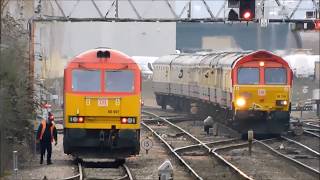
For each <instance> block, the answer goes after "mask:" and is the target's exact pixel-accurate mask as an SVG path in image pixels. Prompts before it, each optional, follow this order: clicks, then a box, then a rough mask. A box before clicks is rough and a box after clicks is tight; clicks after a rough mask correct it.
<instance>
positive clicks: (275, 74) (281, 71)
mask: <svg viewBox="0 0 320 180" xmlns="http://www.w3.org/2000/svg"><path fill="white" fill-rule="evenodd" d="M286 74H287V71H286V69H285V68H265V70H264V78H265V83H266V84H286V83H287V75H286Z"/></svg>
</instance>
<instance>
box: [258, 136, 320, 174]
mask: <svg viewBox="0 0 320 180" xmlns="http://www.w3.org/2000/svg"><path fill="white" fill-rule="evenodd" d="M256 143H257V144H260V145H262V146H264V147H266V148H267V149H268V150H269V151H270V152H272V153H274V154H276V155H278V156H280V157H282V158H284V159H285V160H287V161H289V162H294V163H295V164H296V165H298V166H299V167H302V168H304V170H306V171H308V173H309V174H312V175H313V176H319V175H320V172H319V171H318V170H316V169H314V168H312V167H310V166H308V165H306V164H303V163H302V162H300V161H297V160H295V159H293V158H291V157H289V156H286V155H284V154H282V153H281V152H279V151H277V150H275V149H274V148H272V147H271V146H269V145H267V144H266V143H264V142H262V141H258V140H256Z"/></svg>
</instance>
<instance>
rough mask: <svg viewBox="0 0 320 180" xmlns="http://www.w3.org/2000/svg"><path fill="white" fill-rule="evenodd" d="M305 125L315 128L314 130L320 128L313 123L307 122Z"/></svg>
mask: <svg viewBox="0 0 320 180" xmlns="http://www.w3.org/2000/svg"><path fill="white" fill-rule="evenodd" d="M305 124H306V125H308V126H312V127H314V128H320V126H319V125H316V124H313V123H311V122H306V123H305Z"/></svg>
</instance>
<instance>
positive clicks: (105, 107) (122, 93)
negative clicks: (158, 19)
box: [63, 48, 141, 159]
mask: <svg viewBox="0 0 320 180" xmlns="http://www.w3.org/2000/svg"><path fill="white" fill-rule="evenodd" d="M140 74H141V72H140V68H139V67H138V65H137V64H136V63H135V62H134V60H133V59H131V58H130V57H129V56H127V55H125V54H123V53H121V52H119V51H116V50H113V49H107V48H100V49H93V50H89V51H86V52H84V53H82V54H80V55H78V56H76V57H75V58H73V59H72V60H71V61H70V62H69V64H68V65H67V67H66V68H65V70H64V137H63V148H64V152H65V153H66V154H71V155H75V156H81V155H89V156H99V157H108V158H117V159H118V158H119V159H121V158H125V157H128V156H130V155H136V154H138V153H139V151H140V113H141V109H140V108H141V106H140V99H141V85H140V83H141V77H140Z"/></svg>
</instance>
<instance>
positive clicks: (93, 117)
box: [64, 93, 141, 129]
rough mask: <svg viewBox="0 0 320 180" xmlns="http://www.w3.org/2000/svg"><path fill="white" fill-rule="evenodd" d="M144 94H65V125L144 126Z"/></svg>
mask: <svg viewBox="0 0 320 180" xmlns="http://www.w3.org/2000/svg"><path fill="white" fill-rule="evenodd" d="M140 98H141V97H140V95H127V96H112V97H110V96H101V95H100V96H89V95H86V96H83V95H78V94H72V93H66V94H65V111H64V113H65V114H64V127H65V128H81V129H111V128H112V127H113V128H115V129H140V113H141V105H140Z"/></svg>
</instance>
